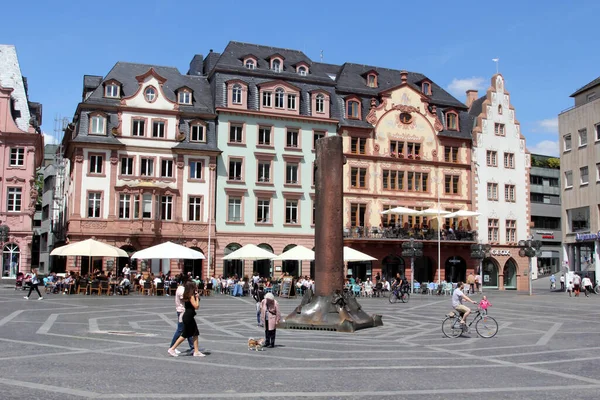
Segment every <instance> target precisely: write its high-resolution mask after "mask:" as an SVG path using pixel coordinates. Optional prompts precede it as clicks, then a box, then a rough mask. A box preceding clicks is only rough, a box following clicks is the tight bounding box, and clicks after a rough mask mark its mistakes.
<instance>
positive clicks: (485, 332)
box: [475, 315, 498, 339]
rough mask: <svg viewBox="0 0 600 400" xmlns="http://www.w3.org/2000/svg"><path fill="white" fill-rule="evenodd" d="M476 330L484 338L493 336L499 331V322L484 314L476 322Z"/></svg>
mask: <svg viewBox="0 0 600 400" xmlns="http://www.w3.org/2000/svg"><path fill="white" fill-rule="evenodd" d="M475 330H476V331H477V334H479V336H481V337H483V338H486V339H489V338H493V337H494V336H496V333H498V323H497V322H496V320H495V319H494V318H492V317H490V316H489V315H484V316H482V317H481V319H480V320H479V321H477V323H476V324H475Z"/></svg>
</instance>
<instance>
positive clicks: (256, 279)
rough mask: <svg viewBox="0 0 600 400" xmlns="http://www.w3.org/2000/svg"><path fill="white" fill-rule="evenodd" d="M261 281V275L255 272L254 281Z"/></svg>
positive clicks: (256, 282)
mask: <svg viewBox="0 0 600 400" xmlns="http://www.w3.org/2000/svg"><path fill="white" fill-rule="evenodd" d="M259 281H260V275H258V272H255V273H254V276H252V283H253V284H257V285H258V282H259Z"/></svg>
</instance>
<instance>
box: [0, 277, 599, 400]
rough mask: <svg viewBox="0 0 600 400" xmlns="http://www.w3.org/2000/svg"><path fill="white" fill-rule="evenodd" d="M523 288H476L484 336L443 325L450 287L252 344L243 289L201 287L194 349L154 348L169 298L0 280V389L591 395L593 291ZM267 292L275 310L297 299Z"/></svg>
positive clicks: (381, 302)
mask: <svg viewBox="0 0 600 400" xmlns="http://www.w3.org/2000/svg"><path fill="white" fill-rule="evenodd" d="M536 292H538V294H536V296H534V297H533V298H529V297H528V296H526V295H524V294H521V293H519V294H517V293H514V292H512V293H511V292H490V293H489V299H490V301H491V303H492V305H493V306H492V308H491V310H490V314H491V315H493V316H494V317H495V318H496V319H497V320H498V323H499V325H500V331H499V333H498V335H497V336H496V337H495V338H492V339H483V338H479V337H477V335H476V333H475V332H473V333H471V334H468V335H465V336H464V337H461V338H458V339H448V338H445V337H444V336H443V335H442V333H441V321H442V319H443V317H444V315H445V314H446V313H447V312H448V311H449V309H450V297H448V296H442V297H438V296H428V295H414V296H412V298H411V301H410V302H409V303H407V304H402V303H399V304H390V303H389V302H388V300H387V299H386V298H383V299H382V298H375V299H361V300H360V302H361V304H362V305H363V308H364V309H365V310H366V311H367V312H368V313H379V314H382V315H383V321H384V326H383V327H380V328H373V329H367V330H363V331H359V332H357V333H354V334H343V333H335V332H320V331H310V332H309V331H286V330H278V331H277V341H276V344H277V347H276V348H275V349H265V351H263V352H254V351H248V350H247V339H248V338H249V337H262V335H263V334H264V331H263V330H262V329H261V328H258V327H257V326H256V311H255V304H254V301H253V300H252V299H251V298H232V297H229V296H220V295H217V296H212V297H208V298H205V297H203V298H202V299H201V303H200V310H199V312H198V316H197V322H198V325H199V328H200V334H201V337H200V344H201V347H205V348H206V349H207V350H208V352H209V353H210V354H209V355H208V356H207V357H205V358H201V359H198V358H193V357H189V356H187V357H183V356H182V357H177V358H172V357H169V356H168V355H167V352H166V350H167V348H168V345H169V343H170V340H171V337H172V335H173V332H174V327H175V325H176V321H175V318H176V316H175V312H174V305H173V299H172V297H142V296H138V295H133V296H125V297H120V296H118V297H115V296H111V297H107V296H103V297H97V296H84V295H72V296H61V295H48V296H47V297H45V298H44V300H43V301H37V300H33V299H32V300H29V301H25V300H24V299H23V298H22V296H23V292H21V291H18V292H15V291H14V290H7V289H4V290H0V349H1V352H0V398H2V399H21V398H31V399H37V398H43V399H62V400H64V399H81V398H102V399H116V398H139V399H143V398H161V399H171V398H215V399H216V398H276V399H278V398H281V399H283V398H286V399H289V398H324V399H325V398H327V399H337V398H339V399H342V398H376V399H380V398H390V399H391V398H395V399H397V398H415V397H417V396H418V397H420V398H424V397H421V396H426V398H427V399H448V398H460V399H461V400H462V399H479V398H482V397H484V398H486V399H564V398H567V397H572V398H578V399H585V398H590V399H591V398H596V397H597V394H598V393H600V355H599V350H600V342H599V340H598V338H599V336H600V335H599V332H600V329H599V325H598V324H599V318H598V317H599V316H600V309H599V308H598V306H599V305H600V296H595V295H592V296H591V297H590V298H585V297H581V298H568V296H566V295H564V294H563V293H548V292H547V291H542V290H537V291H536ZM33 298H35V296H33ZM476 298H477V296H476ZM279 301H280V305H281V308H282V313H283V314H284V315H286V314H287V313H289V312H290V311H292V310H293V308H294V307H295V306H296V305H297V304H299V302H300V300H299V299H289V300H288V299H279ZM184 345H186V344H184ZM184 345H182V348H181V349H182V350H183V349H184V348H185V347H183V346H184Z"/></svg>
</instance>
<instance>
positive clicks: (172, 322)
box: [156, 314, 177, 329]
mask: <svg viewBox="0 0 600 400" xmlns="http://www.w3.org/2000/svg"><path fill="white" fill-rule="evenodd" d="M156 315H158V317H159V318H160V319H162V320H163V321H165V322H166V323H167V324H169V325H171V326H172V327H173V328H175V329H177V322H175V321H173V320H172V319H171V318H169V317H167V316H166V315H165V314H156Z"/></svg>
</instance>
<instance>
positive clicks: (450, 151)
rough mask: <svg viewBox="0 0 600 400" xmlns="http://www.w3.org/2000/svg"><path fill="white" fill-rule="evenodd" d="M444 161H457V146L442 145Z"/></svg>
mask: <svg viewBox="0 0 600 400" xmlns="http://www.w3.org/2000/svg"><path fill="white" fill-rule="evenodd" d="M444 161H446V162H453V163H455V162H458V147H450V146H444Z"/></svg>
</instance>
